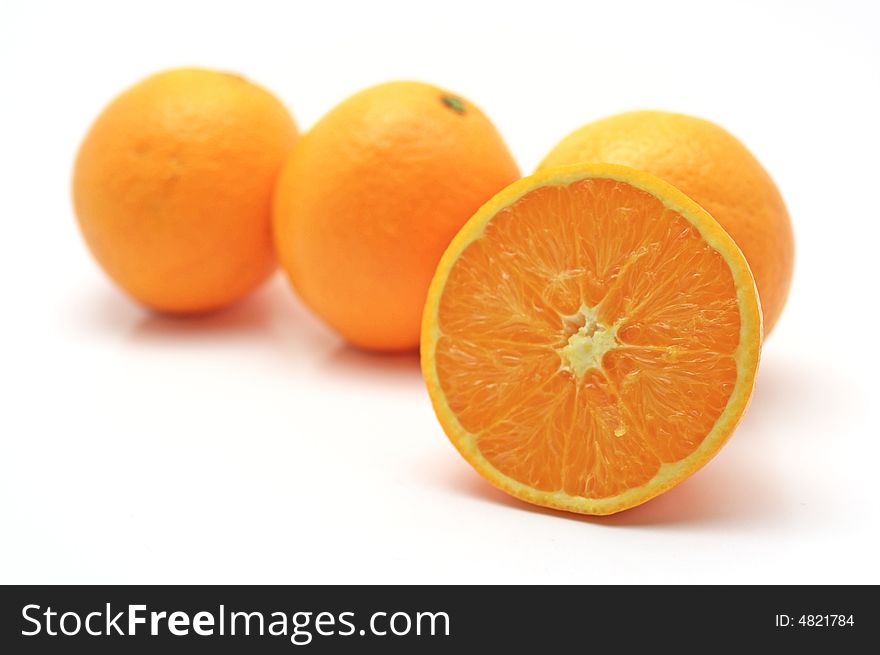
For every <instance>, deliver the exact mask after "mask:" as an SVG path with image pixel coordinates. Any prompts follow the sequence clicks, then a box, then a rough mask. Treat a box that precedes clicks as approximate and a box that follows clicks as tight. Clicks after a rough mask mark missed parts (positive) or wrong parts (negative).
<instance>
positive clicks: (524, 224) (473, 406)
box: [436, 179, 740, 499]
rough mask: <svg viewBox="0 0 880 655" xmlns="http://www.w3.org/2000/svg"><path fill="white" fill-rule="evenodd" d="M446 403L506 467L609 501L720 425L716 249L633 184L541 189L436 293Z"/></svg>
mask: <svg viewBox="0 0 880 655" xmlns="http://www.w3.org/2000/svg"><path fill="white" fill-rule="evenodd" d="M438 321H439V329H440V336H439V338H438V341H437V346H436V368H437V375H438V378H439V380H440V385H441V387H442V389H443V393H444V394H445V396H446V400H447V402H448V404H449V407H450V409H451V410H452V411H453V413H455V415H456V416H457V418H458V420H459V422H460V423H461V425H462V427H463V428H464V429H465V430H467V431H468V432H469V433H471V434H472V435H474V437H475V440H476V446H477V448H478V449H479V451H480V452H481V453H482V455H483V456H484V457H485V458H486V459H487V460H488V461H489V462H490V463H491V464H492V465H493V466H494V467H495V468H496V469H498V470H499V471H500V472H502V473H503V474H505V475H507V476H509V477H510V478H512V479H514V480H516V481H518V482H521V483H523V484H525V485H528V486H530V487H532V488H534V489H538V490H541V491H547V492H556V491H562V492H564V493H566V494H568V495H571V496H580V497H583V498H590V499H600V498H607V497H610V496H615V495H617V494H620V493H622V492H623V491H625V490H627V489H631V488H634V487H638V486H640V485H642V484H645V483H647V482H648V481H649V480H651V479H652V478H653V477H654V476H655V475H656V474H657V472H658V470H659V469H660V467H661V465H662V464H664V463H671V462H676V461H679V460H681V459H683V458H685V457H687V456H688V455H689V454H691V453H692V452H693V451H694V450H695V449H696V448H697V447H698V446H699V445H700V443H701V442H702V441H703V439H704V438H705V437H706V435H707V434H708V433H709V432H710V431H711V430H712V427H713V426H714V425H715V423H716V422H717V420H718V419H719V417H720V416H721V414H722V412H723V411H724V409H725V407H726V406H727V403H728V400H729V399H730V396H731V393H732V392H733V388H734V384H735V382H736V378H737V366H736V361H735V359H734V354H735V351H736V349H737V347H738V345H739V341H740V314H739V307H738V304H737V292H736V287H735V284H734V280H733V276H732V274H731V271H730V268H729V266H728V265H727V263H726V262H725V260H724V258H723V257H722V255H721V254H719V253H718V252H717V251H715V250H714V249H713V248H712V247H711V246H710V245H709V244H707V243H706V242H705V240H704V239H703V238H702V237H701V235H700V233H699V232H698V230H697V229H696V228H695V227H694V226H692V225H691V224H690V223H689V222H688V221H687V220H686V219H685V218H684V217H682V216H681V215H680V214H678V213H677V212H675V211H673V210H671V209H668V208H667V207H666V206H664V205H663V203H662V202H661V201H660V200H658V199H657V198H655V197H654V196H652V195H650V194H649V193H647V192H645V191H642V190H640V189H637V188H635V187H633V186H631V185H629V184H627V183H625V182H620V181H615V180H610V179H584V180H579V181H576V182H573V183H570V184H568V185H567V186H548V187H542V188H539V189H535V190H533V191H531V192H529V193H527V194H526V195H524V196H523V197H522V198H520V199H519V200H518V201H516V202H515V203H514V204H512V205H510V206H509V207H507V208H505V209H503V210H501V211H499V212H498V213H497V214H496V215H495V216H494V217H493V218H492V219H491V220H490V222H489V223H488V225H487V226H486V228H485V232H484V233H483V235H482V236H481V237H480V238H478V239H476V240H475V241H473V242H472V243H471V244H469V245H468V246H467V247H466V248H465V250H464V251H463V252H462V253H461V255H460V256H459V258H458V259H457V260H456V262H455V265H454V266H453V268H452V270H451V271H450V273H449V276H448V279H447V280H446V283H445V286H444V291H443V295H442V298H441V300H440V304H439V310H438Z"/></svg>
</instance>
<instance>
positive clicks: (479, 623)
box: [0, 586, 880, 654]
mask: <svg viewBox="0 0 880 655" xmlns="http://www.w3.org/2000/svg"><path fill="white" fill-rule="evenodd" d="M0 612H2V614H0V622H2V635H0V652H4V653H66V652H88V653H140V652H144V653H156V652H160V653H163V654H164V653H178V652H179V653H199V652H206V653H207V652H212V653H213V652H218V651H219V652H226V650H227V649H228V650H229V651H230V652H247V653H285V652H286V653H295V652H298V651H305V652H310V653H344V652H361V651H363V650H364V649H368V650H369V651H372V650H375V649H379V651H380V652H387V653H397V652H399V653H414V652H418V653H446V652H452V650H453V649H458V648H462V647H471V648H476V647H480V646H487V645H491V647H492V650H493V651H499V650H501V649H508V650H509V651H510V652H533V653H544V652H547V650H548V648H557V647H559V648H561V647H565V646H569V647H570V646H572V645H578V644H580V648H579V650H582V652H587V651H589V650H593V649H595V648H598V647H599V645H600V644H605V645H606V647H607V645H608V644H617V645H618V646H619V648H618V650H620V651H622V652H629V651H631V650H633V649H634V648H635V645H636V644H643V643H645V640H646V639H647V640H648V641H649V642H651V643H653V644H654V646H655V647H657V648H667V647H668V648H669V649H671V650H673V651H675V652H707V651H712V650H714V647H713V645H715V646H717V645H720V644H721V643H723V645H724V646H725V647H726V648H729V647H731V646H743V647H751V648H755V649H757V651H756V652H771V651H769V650H768V649H770V648H775V647H792V648H793V647H798V646H803V645H809V646H811V647H812V648H817V647H823V646H826V647H828V648H834V649H835V651H834V652H856V650H854V649H855V647H856V645H857V644H865V643H873V642H874V640H875V639H876V637H877V636H878V629H877V625H878V618H880V617H878V602H877V600H876V595H875V590H874V588H873V587H838V586H833V587H832V586H828V587H746V586H742V587H637V586H633V587H610V586H592V587H547V586H509V587H452V586H449V587H424V586H422V587H390V586H387V587H364V586H357V587H355V586H334V587H326V586H325V587H309V586H303V587H296V586H291V587H282V586H271V587H251V586H234V587H233V586H204V587H164V586H138V587H120V586H59V587H42V586H30V587H29V586H22V587H4V588H3V589H2V605H0ZM691 647H693V648H691Z"/></svg>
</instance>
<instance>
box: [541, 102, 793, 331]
mask: <svg viewBox="0 0 880 655" xmlns="http://www.w3.org/2000/svg"><path fill="white" fill-rule="evenodd" d="M581 162H606V163H611V164H623V165H625V166H631V167H633V168H637V169H640V170H643V171H646V172H648V173H651V174H653V175H655V176H657V177H660V178H663V179H664V180H666V181H667V182H669V183H671V184H672V185H673V186H675V187H678V189H679V190H681V191H683V192H684V193H685V194H687V195H688V196H690V197H691V198H692V199H693V200H695V201H696V202H697V203H699V204H700V205H701V206H702V207H703V208H704V209H706V210H707V211H708V212H709V213H710V214H711V215H712V216H713V217H714V218H715V220H717V221H718V222H719V223H720V224H721V226H722V227H723V228H724V229H725V230H726V231H727V233H728V234H730V236H731V237H733V240H734V241H735V242H736V244H737V245H738V246H739V248H740V250H742V252H743V254H744V255H745V257H746V260H747V261H748V263H749V267H750V268H751V269H752V274H753V275H754V277H755V283H756V285H757V287H758V293H759V295H760V298H761V305H762V307H763V310H764V334H765V335H767V334H769V333H770V331H771V330H772V329H773V326H774V325H776V321H777V320H778V319H779V315H780V314H781V313H782V308H783V306H784V305H785V300H786V298H787V296H788V289H789V286H790V285H791V276H792V270H793V268H794V235H793V234H792V229H791V221H790V219H789V216H788V211H787V210H786V208H785V203H784V202H783V201H782V196H781V195H780V193H779V190H778V189H777V188H776V185H775V184H774V182H773V180H772V179H771V178H770V175H768V173H767V171H765V170H764V167H763V166H761V164H760V162H758V160H757V159H756V158H755V157H754V155H752V153H751V152H749V151H748V150H747V149H746V147H745V146H744V145H743V144H742V143H741V142H740V141H739V140H737V139H736V137H734V136H733V135H732V134H730V133H729V132H727V131H726V130H724V129H723V128H721V127H719V126H718V125H715V124H714V123H710V122H709V121H706V120H702V119H700V118H695V117H693V116H686V115H683V114H675V113H670V112H662V111H634V112H628V113H624V114H617V115H615V116H611V117H609V118H605V119H602V120H598V121H596V122H594V123H590V124H588V125H586V126H584V127H582V128H580V129H579V130H576V131H574V132H572V133H571V134H569V135H568V136H567V137H565V138H564V139H563V140H562V141H561V142H560V143H559V144H557V145H556V147H555V148H553V150H551V151H550V154H549V155H547V157H546V158H545V159H544V161H543V162H541V164H540V166H539V167H538V170H542V169H545V168H548V167H551V166H559V165H565V164H575V163H581Z"/></svg>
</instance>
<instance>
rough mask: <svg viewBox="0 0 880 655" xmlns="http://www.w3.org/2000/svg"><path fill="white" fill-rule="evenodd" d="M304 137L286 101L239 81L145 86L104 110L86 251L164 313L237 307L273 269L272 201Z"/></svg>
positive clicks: (177, 78)
mask: <svg viewBox="0 0 880 655" xmlns="http://www.w3.org/2000/svg"><path fill="white" fill-rule="evenodd" d="M297 136H298V132H297V127H296V124H295V123H294V120H293V118H292V117H291V116H290V114H289V113H288V111H287V110H286V109H285V107H284V106H283V105H282V104H281V102H279V101H278V100H277V99H276V98H275V97H274V96H273V95H272V94H270V93H269V92H268V91H266V90H264V89H262V88H261V87H259V86H257V85H255V84H252V83H251V82H249V81H247V80H245V79H244V78H242V77H240V76H238V75H233V74H230V73H222V72H215V71H210V70H203V69H175V70H169V71H164V72H161V73H158V74H156V75H153V76H151V77H148V78H146V79H145V80H143V81H141V82H140V83H138V84H136V85H135V86H133V87H131V88H130V89H128V90H127V91H125V92H123V93H122V94H121V95H120V96H118V97H117V98H116V99H115V100H113V101H112V102H111V103H110V104H109V105H108V106H107V107H106V109H104V111H103V112H102V113H101V114H100V116H98V118H97V119H96V120H95V122H94V124H93V125H92V127H91V129H90V130H89V132H88V134H87V135H86V137H85V140H84V141H83V143H82V146H81V147H80V150H79V154H78V156H77V160H76V164H75V169H74V176H73V197H74V206H75V210H76V215H77V218H78V220H79V225H80V228H81V230H82V233H83V236H84V237H85V240H86V243H87V244H88V246H89V248H90V249H91V251H92V253H93V254H94V256H95V258H96V259H97V260H98V262H99V263H100V264H101V266H102V267H103V268H104V270H105V271H106V272H107V273H108V275H109V276H110V277H111V278H112V279H113V280H115V281H116V283H117V284H118V285H119V286H120V287H122V289H124V290H125V291H126V292H127V293H128V294H129V295H131V296H132V297H133V298H135V299H136V300H137V301H139V302H140V303H142V304H144V305H146V306H148V307H150V308H153V309H155V310H157V311H160V312H163V313H171V314H190V313H201V312H206V311H210V310H214V309H218V308H221V307H223V306H225V305H228V304H230V303H232V302H234V301H235V300H238V299H239V298H241V297H242V296H244V295H245V294H247V293H248V292H249V291H251V290H252V289H254V288H255V287H256V286H257V285H259V284H260V283H261V282H262V281H264V280H265V279H266V278H267V277H268V276H269V274H270V273H271V272H272V271H273V270H274V269H275V256H274V252H273V247H272V240H271V226H270V223H271V205H272V193H273V189H274V185H275V182H276V180H277V177H278V173H279V171H280V169H281V165H282V164H283V162H284V158H285V157H286V155H287V153H288V152H289V151H290V149H291V148H292V147H293V144H294V142H295V141H296V139H297Z"/></svg>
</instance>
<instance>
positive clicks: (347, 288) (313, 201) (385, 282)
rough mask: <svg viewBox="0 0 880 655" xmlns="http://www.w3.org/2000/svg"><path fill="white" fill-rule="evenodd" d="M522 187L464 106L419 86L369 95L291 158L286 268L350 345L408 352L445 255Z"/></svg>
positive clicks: (325, 122)
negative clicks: (468, 228) (471, 223)
mask: <svg viewBox="0 0 880 655" xmlns="http://www.w3.org/2000/svg"><path fill="white" fill-rule="evenodd" d="M518 177H519V170H518V168H517V166H516V163H515V162H514V160H513V158H512V156H511V154H510V152H509V151H508V149H507V146H506V145H505V144H504V142H503V141H502V139H501V136H500V135H499V134H498V132H497V130H496V129H495V127H494V126H493V125H492V123H491V122H490V121H489V120H488V119H487V118H486V116H485V115H484V114H483V113H482V112H481V111H480V110H479V109H478V108H477V107H476V106H474V105H473V104H472V103H470V102H469V101H467V100H465V99H463V98H462V97H460V96H458V95H456V94H453V93H450V92H448V91H445V90H443V89H440V88H438V87H435V86H431V85H429V84H423V83H419V82H391V83H387V84H381V85H379V86H375V87H372V88H369V89H366V90H365V91H362V92H360V93H358V94H356V95H354V96H352V97H350V98H349V99H347V100H345V101H344V102H342V103H341V104H340V105H338V106H337V107H335V108H334V109H332V110H331V111H330V112H329V113H328V114H326V115H325V116H324V117H323V118H322V119H321V120H320V121H319V122H318V123H317V124H316V125H315V126H314V127H313V128H312V129H311V130H309V131H308V132H307V133H306V134H305V135H303V137H302V139H300V141H299V143H298V144H297V146H296V147H295V148H294V149H293V151H292V152H291V154H290V157H289V159H288V161H287V163H286V165H285V167H284V170H283V173H282V175H281V179H280V180H279V184H278V188H277V191H276V197H275V210H274V233H275V241H276V246H277V250H278V256H279V259H280V262H281V265H282V267H283V268H284V269H285V270H286V272H287V274H288V276H289V277H290V280H291V282H292V284H293V286H294V287H295V289H296V291H297V292H298V294H299V295H300V296H301V297H302V299H303V300H304V301H305V302H306V304H307V305H309V306H310V307H311V308H312V309H313V310H314V311H315V312H316V313H317V314H318V315H319V316H320V317H322V318H323V319H324V320H325V321H326V322H327V323H328V324H330V325H331V326H332V327H333V328H334V329H335V330H337V331H338V332H339V333H340V334H341V335H342V336H343V337H344V338H345V339H347V340H348V341H349V342H351V343H353V344H355V345H357V346H360V347H362V348H367V349H372V350H380V351H405V350H414V349H415V348H417V347H418V344H419V333H420V323H421V316H422V309H423V306H424V301H425V296H426V293H427V289H428V285H429V283H430V281H431V278H432V276H433V274H434V270H435V268H436V266H437V262H438V261H439V260H440V256H441V255H442V254H443V251H444V249H445V248H446V246H447V245H448V244H449V242H450V241H451V239H452V237H453V236H454V235H455V234H456V232H457V231H458V230H459V228H460V227H461V226H462V225H463V224H464V223H465V221H467V219H468V218H470V216H471V215H472V214H473V213H474V212H475V211H476V210H477V209H478V208H479V207H480V206H481V205H482V204H483V203H484V202H485V201H487V200H488V199H489V198H491V197H492V196H493V195H494V194H495V192H497V191H498V190H500V189H501V188H503V187H504V186H506V185H507V184H509V183H510V182H512V181H514V180H516V179H517V178H518Z"/></svg>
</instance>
